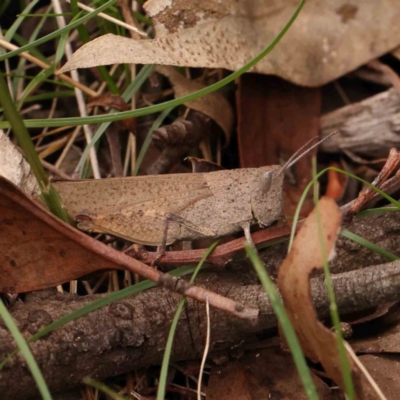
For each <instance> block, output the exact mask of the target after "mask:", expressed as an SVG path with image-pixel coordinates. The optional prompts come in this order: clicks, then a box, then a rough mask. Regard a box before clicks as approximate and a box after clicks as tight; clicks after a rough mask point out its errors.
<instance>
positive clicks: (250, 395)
mask: <svg viewBox="0 0 400 400" xmlns="http://www.w3.org/2000/svg"><path fill="white" fill-rule="evenodd" d="M312 378H313V380H314V383H315V385H316V388H317V393H318V396H319V398H320V399H321V400H329V399H334V396H333V394H332V393H331V391H330V390H329V388H328V386H327V385H326V384H325V383H324V382H322V381H321V380H320V379H319V378H318V377H317V376H315V375H314V374H312ZM207 399H208V400H247V399H249V400H264V399H296V400H302V399H304V400H306V399H308V397H307V395H306V393H305V392H304V389H303V385H302V383H301V380H300V378H299V375H298V373H297V370H296V367H295V366H294V363H293V359H292V356H291V355H290V354H289V353H284V352H283V351H282V350H280V349H279V348H277V347H273V348H268V349H260V350H259V351H256V352H250V353H246V354H245V355H244V356H243V357H242V358H241V359H240V361H239V362H231V363H229V364H227V365H224V366H223V367H215V368H212V369H211V373H210V380H209V384H208V387H207Z"/></svg>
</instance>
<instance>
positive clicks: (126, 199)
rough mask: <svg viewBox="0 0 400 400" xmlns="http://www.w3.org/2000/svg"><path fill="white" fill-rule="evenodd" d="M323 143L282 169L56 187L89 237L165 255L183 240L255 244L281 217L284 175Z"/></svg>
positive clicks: (65, 183)
mask: <svg viewBox="0 0 400 400" xmlns="http://www.w3.org/2000/svg"><path fill="white" fill-rule="evenodd" d="M331 135H332V134H331ZM331 135H329V136H328V137H330V136H331ZM328 137H326V138H325V139H324V140H326V139H327V138H328ZM319 143H320V142H319ZM319 143H316V144H315V145H314V146H312V147H310V148H309V149H308V150H306V151H305V152H303V153H301V154H300V152H301V151H302V150H303V149H304V147H306V146H307V145H308V144H309V142H308V143H307V144H306V145H304V146H303V147H302V148H301V149H299V150H298V151H297V152H296V153H295V154H294V155H293V156H292V157H291V158H290V159H289V160H288V161H287V162H286V164H285V165H284V166H283V167H281V166H278V165H273V166H267V167H260V168H243V169H234V170H221V171H215V172H207V173H192V174H170V175H148V176H138V177H126V178H110V179H94V180H93V179H91V180H80V181H58V182H54V187H55V188H56V190H57V191H58V193H59V194H60V196H61V198H62V200H63V202H64V205H65V207H66V209H67V211H68V212H69V213H70V214H71V215H72V216H73V217H74V218H75V220H76V221H78V227H79V228H80V229H83V230H86V231H94V232H102V233H108V234H113V235H115V236H118V237H121V238H124V239H127V240H130V241H133V242H135V243H139V244H144V245H151V246H161V250H162V251H163V250H164V249H165V246H166V245H168V244H171V243H173V242H175V241H176V240H178V239H187V240H192V239H196V238H199V237H220V236H225V235H228V234H232V233H235V232H238V231H241V230H243V231H244V233H245V236H246V239H247V241H248V242H249V243H251V244H252V240H251V235H250V226H251V225H253V224H258V225H260V226H262V227H265V226H268V225H271V224H272V223H273V222H275V221H276V220H278V219H280V218H281V217H282V185H283V179H284V172H285V170H286V169H288V168H290V166H292V165H293V164H294V163H296V162H297V161H298V160H299V159H300V158H301V157H303V156H304V154H306V153H307V152H308V151H310V150H311V149H312V148H314V147H315V146H317V145H318V144H319Z"/></svg>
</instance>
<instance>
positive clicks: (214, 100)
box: [156, 65, 235, 142]
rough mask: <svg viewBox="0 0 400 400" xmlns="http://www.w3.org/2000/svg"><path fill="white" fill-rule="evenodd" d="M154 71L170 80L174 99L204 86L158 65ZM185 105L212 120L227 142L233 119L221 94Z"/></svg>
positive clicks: (204, 97) (231, 111)
mask: <svg viewBox="0 0 400 400" xmlns="http://www.w3.org/2000/svg"><path fill="white" fill-rule="evenodd" d="M156 71H157V72H159V73H160V74H162V75H164V76H166V77H167V78H168V79H169V80H170V82H171V84H172V87H173V89H174V92H175V96H176V97H182V96H186V95H187V94H190V93H193V92H195V91H197V90H200V89H203V88H204V85H202V84H201V83H199V82H196V81H194V80H191V79H188V78H186V77H185V76H183V75H182V74H180V73H179V72H178V71H177V70H176V69H175V68H172V67H168V66H162V65H159V66H158V67H157V68H156ZM185 105H186V107H189V108H191V109H193V110H196V111H200V112H202V113H203V114H205V115H207V116H208V117H210V118H212V119H213V120H214V121H215V122H216V123H217V124H218V125H219V126H220V127H221V129H222V130H223V131H224V133H225V139H226V141H227V142H229V139H230V133H231V131H232V128H233V122H234V119H235V117H234V114H233V110H232V107H231V105H230V104H229V102H228V101H227V100H226V98H225V97H224V96H223V95H222V94H221V93H218V92H214V93H210V94H208V95H206V96H203V97H201V98H199V99H197V100H194V101H190V102H189V103H185Z"/></svg>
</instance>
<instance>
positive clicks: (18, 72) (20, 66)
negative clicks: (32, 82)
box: [12, 5, 52, 106]
mask: <svg viewBox="0 0 400 400" xmlns="http://www.w3.org/2000/svg"><path fill="white" fill-rule="evenodd" d="M51 8H52V6H51V5H50V6H49V7H47V10H46V11H47V12H49V11H50V10H51ZM46 20H47V13H46V14H45V15H44V16H43V17H42V18H40V21H39V23H38V24H36V26H35V29H34V30H33V32H32V35H31V36H30V37H29V42H33V41H34V40H35V39H36V38H37V36H38V34H39V32H40V30H41V29H42V27H43V25H44V23H45V22H46ZM25 65H26V59H25V58H24V57H21V58H20V60H19V62H18V66H17V69H16V70H15V77H14V78H13V81H12V90H13V93H14V97H15V96H16V94H17V88H18V82H19V79H20V78H19V77H20V76H22V75H23V74H24V70H25ZM21 106H22V105H21Z"/></svg>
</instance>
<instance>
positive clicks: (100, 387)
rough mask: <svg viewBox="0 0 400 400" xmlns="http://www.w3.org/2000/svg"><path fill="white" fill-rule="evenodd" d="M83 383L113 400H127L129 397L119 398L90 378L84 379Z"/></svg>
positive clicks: (106, 387)
mask: <svg viewBox="0 0 400 400" xmlns="http://www.w3.org/2000/svg"><path fill="white" fill-rule="evenodd" d="M83 383H85V384H86V385H88V386H91V387H93V388H95V389H97V390H100V391H102V392H103V393H105V394H107V395H108V396H110V397H111V398H112V399H114V400H129V399H131V397H129V398H128V397H126V396H121V395H120V394H118V393H117V392H115V391H114V390H112V389H110V388H109V387H108V386H106V385H104V384H103V383H101V382H99V381H96V380H94V379H92V378H84V379H83Z"/></svg>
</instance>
